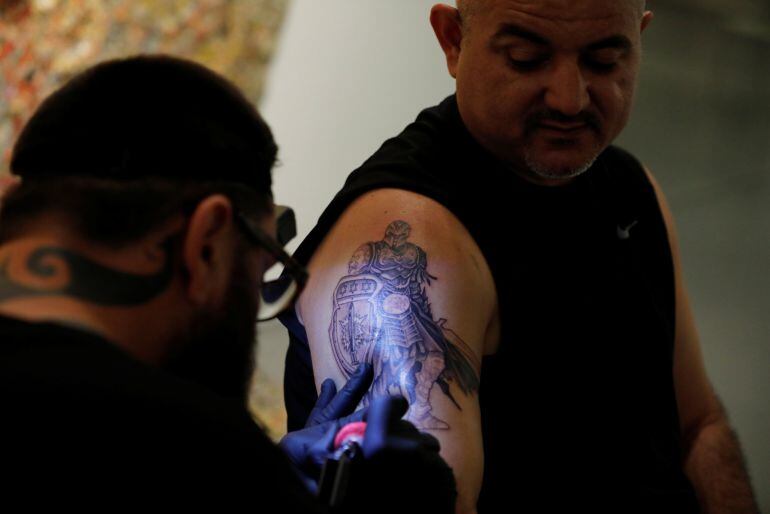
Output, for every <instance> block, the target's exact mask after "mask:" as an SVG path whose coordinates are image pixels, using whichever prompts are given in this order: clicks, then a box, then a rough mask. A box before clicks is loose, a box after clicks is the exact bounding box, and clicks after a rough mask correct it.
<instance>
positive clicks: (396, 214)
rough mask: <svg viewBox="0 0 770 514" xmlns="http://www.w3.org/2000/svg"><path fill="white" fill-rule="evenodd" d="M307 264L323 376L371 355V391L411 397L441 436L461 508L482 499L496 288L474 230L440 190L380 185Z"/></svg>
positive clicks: (422, 419)
mask: <svg viewBox="0 0 770 514" xmlns="http://www.w3.org/2000/svg"><path fill="white" fill-rule="evenodd" d="M309 271H310V280H309V282H308V286H307V288H306V290H305V292H304V293H303V295H302V297H301V298H300V301H299V304H298V314H299V317H300V319H301V320H302V322H303V324H304V325H305V329H306V331H307V334H308V339H309V342H310V349H311V354H312V360H313V370H314V372H315V379H316V387H319V386H320V383H321V382H322V381H323V380H324V379H325V378H328V377H331V378H333V379H334V380H335V381H336V382H337V384H338V386H341V385H342V384H343V383H344V381H345V380H346V378H347V377H348V376H349V374H350V373H351V372H352V370H353V369H355V367H356V365H357V364H358V363H360V362H370V363H372V364H373V366H374V381H373V384H372V387H371V389H370V391H369V393H368V395H402V396H404V397H405V398H407V400H409V403H410V408H409V412H408V413H407V416H406V418H407V419H409V420H410V421H412V422H413V423H414V424H415V425H416V426H417V427H418V428H420V429H421V430H427V431H430V432H431V433H432V434H433V435H435V436H436V437H437V438H438V439H439V440H440V442H441V446H442V450H441V453H442V456H443V457H444V458H445V459H446V460H447V462H448V463H449V464H450V466H452V468H453V470H454V472H455V476H456V479H457V482H458V491H459V499H458V502H459V505H458V507H459V510H461V511H472V510H473V509H474V508H475V501H476V498H477V496H478V492H479V490H480V487H481V478H482V477H481V476H482V469H483V450H482V445H481V426H480V416H479V403H478V385H479V379H480V371H481V370H480V365H481V356H482V354H483V353H484V352H483V350H484V345H485V341H486V340H487V339H488V331H489V327H490V324H491V322H492V320H493V316H494V312H495V307H496V294H495V289H494V283H493V281H492V276H491V273H490V271H489V268H488V267H487V265H486V262H485V260H484V258H483V256H482V254H481V252H480V250H479V249H478V247H477V245H476V244H475V242H474V241H473V239H472V238H471V236H470V235H469V234H468V232H467V230H466V229H465V228H464V227H463V225H462V224H461V223H460V222H459V221H458V220H457V219H456V218H455V217H454V215H452V214H451V213H450V212H449V211H448V210H447V209H446V208H445V207H443V206H441V205H440V204H438V203H437V202H435V201H433V200H431V199H428V198H426V197H423V196H420V195H417V194H415V193H411V192H407V191H402V190H396V189H380V190H376V191H373V192H371V193H368V194H365V195H363V196H362V197H361V198H359V199H358V200H356V201H355V202H354V203H353V204H352V205H351V206H350V207H349V208H348V209H347V210H346V211H345V213H343V215H342V216H341V217H340V219H339V220H338V221H337V223H336V224H335V225H334V227H333V228H332V229H331V230H330V232H329V233H328V234H327V236H326V237H325V239H324V241H323V242H322V244H321V245H320V246H319V248H318V249H317V251H316V253H315V254H314V256H313V258H312V260H311V261H310V263H309ZM366 400H367V399H365V401H366Z"/></svg>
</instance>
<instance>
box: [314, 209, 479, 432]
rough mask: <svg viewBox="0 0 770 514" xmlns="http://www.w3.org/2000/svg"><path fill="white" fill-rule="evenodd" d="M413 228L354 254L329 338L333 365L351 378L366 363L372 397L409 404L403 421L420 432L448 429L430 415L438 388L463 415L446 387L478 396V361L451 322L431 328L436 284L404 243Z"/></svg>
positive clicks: (402, 226)
mask: <svg viewBox="0 0 770 514" xmlns="http://www.w3.org/2000/svg"><path fill="white" fill-rule="evenodd" d="M410 231H411V227H410V226H409V224H408V223H406V222H404V221H394V222H392V223H391V224H390V225H388V228H387V229H386V231H385V238H384V239H383V240H381V241H377V242H371V243H365V244H363V245H361V246H360V247H359V248H358V249H357V250H356V251H355V253H353V256H352V258H351V259H350V262H349V263H348V274H347V275H346V276H344V277H342V279H341V280H340V281H339V283H338V284H337V287H336V288H335V290H334V299H333V301H334V313H333V315H332V322H331V326H330V327H329V337H330V340H331V345H332V350H333V353H334V358H335V360H336V362H337V365H338V366H339V368H340V370H341V371H342V373H343V375H345V377H346V378H348V377H350V376H351V375H352V373H353V372H354V370H355V369H356V367H357V366H358V365H359V364H360V363H362V362H370V363H372V365H373V366H374V382H373V383H372V387H371V389H370V391H369V392H368V393H367V396H366V397H365V398H364V400H363V403H364V404H366V403H368V402H369V401H370V400H371V398H372V397H375V396H385V395H401V396H404V397H405V398H406V399H407V400H409V404H410V407H409V411H408V412H407V414H406V419H408V420H409V421H411V422H412V423H414V424H415V425H416V426H417V427H418V428H422V429H448V428H449V425H448V424H447V423H446V422H445V421H443V420H441V419H439V418H437V417H435V416H434V415H433V414H432V413H431V401H430V395H431V391H432V390H433V386H434V384H435V385H438V386H439V388H440V390H441V392H442V393H443V394H444V395H446V396H447V397H448V398H449V399H450V400H451V401H452V403H454V405H455V406H456V407H457V408H458V409H460V406H459V404H458V403H457V401H456V400H455V398H454V396H453V395H452V393H451V391H450V390H449V384H450V383H454V384H455V385H456V386H457V387H458V388H459V389H460V391H462V392H463V393H464V394H466V395H469V394H472V393H473V392H475V391H477V390H478V387H479V376H478V374H477V372H476V369H478V368H479V365H478V360H477V359H476V357H475V356H474V354H473V351H472V350H471V349H470V348H469V347H468V345H467V344H465V342H464V341H463V340H462V339H460V338H459V337H458V336H457V334H455V333H454V332H453V331H452V330H449V329H448V328H446V326H445V324H446V320H445V319H443V318H442V319H439V320H434V319H433V314H432V313H431V306H430V303H429V302H428V297H427V295H426V293H425V286H426V285H427V286H430V284H431V280H437V279H436V277H434V276H431V275H430V274H428V271H427V257H426V254H425V252H424V251H423V249H422V248H420V247H419V246H417V245H415V244H413V243H409V242H407V239H408V238H409V233H410Z"/></svg>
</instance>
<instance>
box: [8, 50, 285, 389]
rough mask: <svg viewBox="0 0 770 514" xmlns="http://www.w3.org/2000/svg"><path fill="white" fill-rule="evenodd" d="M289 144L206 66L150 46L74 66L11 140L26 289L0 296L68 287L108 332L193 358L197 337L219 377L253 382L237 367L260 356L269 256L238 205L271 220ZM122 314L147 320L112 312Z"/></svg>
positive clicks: (57, 294)
mask: <svg viewBox="0 0 770 514" xmlns="http://www.w3.org/2000/svg"><path fill="white" fill-rule="evenodd" d="M276 151H277V149H276V145H275V142H274V140H273V137H272V134H271V132H270V129H269V128H268V126H267V125H266V123H265V122H264V121H263V120H262V118H261V117H260V116H259V114H258V113H257V112H256V110H255V109H254V107H253V106H252V105H251V104H250V103H249V102H248V101H247V100H246V99H245V98H244V96H243V95H242V94H241V93H240V92H239V91H238V89H237V88H235V87H234V86H233V85H232V84H230V83H229V82H228V81H227V80H225V79H223V78H222V77H220V76H219V75H217V74H215V73H214V72H212V71H210V70H208V69H207V68H205V67H203V66H201V65H198V64H195V63H193V62H190V61H186V60H182V59H177V58H172V57H165V56H140V57H134V58H129V59H123V60H114V61H108V62H105V63H102V64H99V65H97V66H94V67H92V68H90V69H88V70H86V71H85V72H83V73H81V74H79V75H77V76H76V77H74V78H73V79H71V80H70V81H69V82H68V83H67V84H65V85H64V86H63V87H62V88H61V89H59V90H58V91H56V92H55V93H53V94H52V95H51V96H50V97H48V98H47V99H46V100H45V101H44V102H43V103H42V105H41V106H40V107H39V109H38V110H37V111H36V112H35V113H34V115H33V116H32V118H31V119H30V120H29V122H28V123H27V125H26V126H25V128H24V130H23V131H22V133H21V135H20V137H19V139H18V141H17V143H16V145H15V147H14V149H13V154H12V159H11V172H12V173H13V174H14V175H17V176H19V177H21V184H20V185H19V186H18V187H15V188H13V189H12V190H11V191H9V192H8V194H7V195H6V196H5V198H4V199H3V202H2V209H1V210H0V245H2V246H0V248H3V249H4V250H3V251H4V252H5V253H6V256H7V258H9V259H10V261H11V262H12V263H16V264H17V265H16V266H7V267H6V272H5V274H4V276H3V277H0V279H1V280H0V285H3V283H4V284H5V286H6V287H7V286H8V285H11V286H13V287H12V289H13V290H14V291H15V292H16V293H15V294H16V296H13V295H11V296H10V297H8V295H5V296H6V298H4V300H3V301H2V302H0V308H3V309H5V308H8V309H10V311H11V312H13V311H14V307H16V306H18V305H21V304H19V303H18V302H19V301H21V302H23V301H26V302H27V303H25V304H24V305H28V304H29V303H30V300H33V303H34V304H35V305H38V306H42V307H40V308H41V309H42V310H43V311H46V309H48V307H46V306H47V305H54V303H55V302H57V301H58V303H56V306H57V307H56V309H59V311H61V310H62V305H65V304H66V305H70V308H69V311H72V316H73V317H75V318H77V317H78V316H79V315H80V313H81V312H82V310H83V309H91V311H93V312H96V313H98V315H99V316H101V318H100V319H103V320H104V323H103V327H111V329H110V328H107V329H105V330H106V332H108V334H106V335H108V336H110V335H111V336H113V337H112V338H113V339H116V340H120V339H124V341H123V342H124V343H125V345H126V346H127V347H131V348H132V349H134V350H135V352H134V353H137V354H138V355H139V356H140V357H142V358H145V360H149V361H164V360H165V361H168V359H169V358H171V361H172V362H176V363H177V364H179V366H180V369H181V368H183V367H184V366H185V364H184V363H183V361H184V358H185V357H184V356H185V355H187V356H188V357H189V355H190V351H192V352H194V353H195V354H196V357H195V358H197V359H198V360H199V361H208V362H209V366H208V367H207V371H206V373H209V374H212V376H210V377H208V378H209V379H210V381H211V382H216V381H221V380H220V379H224V380H231V381H233V382H232V383H231V384H230V386H227V385H222V384H218V385H217V387H219V386H222V389H223V390H224V389H227V388H228V387H230V389H233V388H234V387H235V386H236V385H237V386H241V385H242V384H236V383H235V382H240V381H241V380H242V379H243V377H239V376H232V377H228V376H225V375H238V374H237V373H236V374H233V373H232V370H231V369H230V368H229V366H231V365H232V364H233V363H234V362H235V361H236V360H238V361H239V362H241V361H243V360H244V358H248V357H250V347H251V342H252V340H253V335H254V334H253V332H254V328H253V324H254V318H255V315H256V306H257V302H258V299H257V298H258V297H257V294H256V291H257V287H258V285H259V282H260V281H261V276H262V273H263V272H264V267H266V266H267V265H268V264H269V261H270V259H271V258H270V257H268V256H266V255H265V252H264V251H262V250H260V249H259V248H257V247H255V246H254V245H252V244H250V243H249V242H247V240H246V239H244V236H243V234H242V233H241V232H240V231H239V229H238V224H237V223H236V217H237V216H236V215H242V216H245V217H246V218H249V219H250V220H252V221H253V222H254V223H255V224H256V225H257V226H260V227H262V228H263V229H264V231H265V232H267V233H268V234H270V233H274V230H275V229H274V219H273V202H272V195H271V189H270V188H271V175H270V173H271V169H272V167H273V164H274V161H275V157H276ZM36 241H44V242H45V245H44V247H43V246H41V244H40V243H36ZM35 252H37V254H36V253H35ZM46 259H47V260H46ZM7 270H16V271H15V272H8V271H7ZM14 302H17V303H14ZM46 302H48V303H46ZM67 302H69V303H67ZM51 308H53V307H51ZM159 309H160V310H159ZM69 311H68V310H67V309H66V308H65V309H64V314H62V313H61V312H60V313H59V314H58V315H57V316H58V317H62V316H64V317H66V316H67V314H66V313H67V312H69ZM162 311H165V312H162ZM137 313H141V315H139V314H137ZM123 315H128V318H129V319H136V316H137V315H138V316H139V318H140V319H141V318H142V316H144V317H146V318H147V322H146V324H145V326H140V327H136V326H128V325H127V324H126V323H123V324H122V325H121V323H119V322H116V321H114V320H116V319H119V318H120V317H121V316H123ZM99 316H97V317H99ZM131 316H134V318H131ZM28 317H30V318H32V319H35V318H36V317H42V318H45V312H43V314H41V315H40V316H38V315H36V314H35V312H34V309H33V312H32V313H31V314H29V316H28ZM124 317H125V316H124ZM159 318H162V319H159ZM163 320H165V321H163ZM75 321H78V320H77V319H75ZM134 325H135V324H134ZM116 326H121V327H122V328H120V329H119V330H118V332H117V333H116V332H115V330H116V329H115V327H116ZM96 328H100V327H96ZM110 330H112V333H110ZM142 332H143V337H144V339H142V338H141V337H140V336H142ZM212 338H217V339H221V344H219V343H217V344H218V346H216V348H215V346H214V345H212V344H211V343H212V341H211V339H212ZM142 341H144V342H142ZM153 344H155V346H152V345H153ZM142 345H144V346H142ZM214 348H215V349H214ZM182 349H184V351H182ZM153 352H155V353H156V354H154V353H153ZM185 352H186V353H185ZM175 355H176V356H177V357H179V356H181V357H180V358H176V357H174V356H175ZM169 356H171V357H169ZM190 362H192V361H190ZM180 363H181V364H180ZM245 364H247V363H244V364H242V365H245ZM244 372H245V371H244ZM219 375H222V376H219Z"/></svg>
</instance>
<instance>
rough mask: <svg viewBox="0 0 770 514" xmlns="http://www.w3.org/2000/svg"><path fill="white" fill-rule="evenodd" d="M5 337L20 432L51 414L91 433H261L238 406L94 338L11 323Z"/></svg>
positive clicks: (8, 387)
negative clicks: (176, 430)
mask: <svg viewBox="0 0 770 514" xmlns="http://www.w3.org/2000/svg"><path fill="white" fill-rule="evenodd" d="M9 325H10V326H12V330H9V329H8V327H9ZM0 334H1V335H0V337H2V345H1V347H0V352H2V355H3V366H2V368H0V381H1V382H2V383H3V394H2V397H3V398H4V402H5V403H6V405H7V406H8V408H11V407H13V408H14V409H15V410H16V411H18V414H19V417H17V418H16V421H15V423H17V424H18V425H19V428H21V427H22V425H23V424H25V423H28V424H29V425H30V426H34V424H35V420H39V418H41V417H52V418H57V419H59V422H58V424H59V425H60V426H62V427H64V426H67V427H71V428H72V429H73V430H76V429H78V426H79V429H81V430H83V431H86V432H88V431H96V430H98V429H101V430H118V431H121V432H123V431H127V430H129V429H130V430H134V431H139V432H142V431H144V430H147V431H148V432H149V431H152V430H154V431H155V432H156V433H160V432H162V431H164V430H166V429H167V430H169V431H173V430H174V428H175V427H177V426H180V425H184V426H187V427H188V432H189V431H206V430H209V431H211V430H214V429H216V430H217V431H222V430H227V429H228V428H227V427H229V429H230V430H238V431H251V430H258V429H257V428H256V426H253V427H252V426H250V425H249V422H250V419H249V417H248V414H247V413H246V411H245V409H242V408H239V407H238V406H237V405H236V404H235V402H230V401H228V400H225V399H223V398H220V397H218V396H217V395H215V394H214V393H212V392H210V391H208V390H207V389H205V388H203V387H201V386H198V385H197V384H194V383H192V382H188V381H185V380H182V379H179V378H177V377H175V376H173V375H171V374H169V373H166V372H164V371H163V370H161V369H159V368H155V367H153V366H149V365H146V364H144V363H142V362H140V361H138V360H136V359H134V358H133V357H131V356H130V355H128V354H127V353H125V352H123V351H122V350H121V349H119V348H117V347H115V346H114V345H112V343H110V342H108V341H106V340H103V339H101V338H99V337H97V336H95V335H93V334H88V333H86V332H83V331H80V330H76V329H71V328H67V327H60V326H56V325H54V324H23V323H12V324H11V323H7V322H6V323H3V324H0ZM41 405H45V409H41V408H40V406H41ZM252 425H253V423H252ZM97 427H99V428H97Z"/></svg>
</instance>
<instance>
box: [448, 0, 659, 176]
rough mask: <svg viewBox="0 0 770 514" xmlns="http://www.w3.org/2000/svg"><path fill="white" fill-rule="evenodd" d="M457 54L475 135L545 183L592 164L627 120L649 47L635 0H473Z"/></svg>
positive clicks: (463, 107)
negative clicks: (644, 51)
mask: <svg viewBox="0 0 770 514" xmlns="http://www.w3.org/2000/svg"><path fill="white" fill-rule="evenodd" d="M471 1H475V2H480V4H478V5H479V9H478V10H477V12H476V13H475V14H474V15H473V16H471V18H470V20H466V22H465V26H464V28H463V33H464V36H463V41H462V47H461V51H460V54H459V61H458V62H457V68H456V78H457V97H458V104H459V108H460V113H461V115H462V117H463V120H464V122H465V124H466V125H467V126H468V129H469V130H470V132H471V133H472V134H473V135H474V137H475V138H476V139H477V140H478V141H479V142H480V143H481V144H482V145H483V146H484V147H486V148H487V149H488V150H490V151H491V152H492V153H494V154H495V155H496V156H497V157H499V158H501V159H503V160H505V161H507V162H509V163H510V164H511V165H512V166H513V167H514V169H515V170H517V171H519V172H520V173H522V174H523V175H524V176H525V177H527V178H529V179H530V180H533V181H535V182H538V183H545V184H558V183H561V182H563V181H564V180H565V179H568V178H571V177H573V176H575V175H577V174H579V173H581V172H582V171H585V169H587V168H588V167H589V166H590V164H591V163H592V162H593V161H594V160H595V159H596V157H597V156H598V155H599V153H601V152H602V151H603V150H604V149H605V148H606V147H607V146H608V145H609V144H610V143H611V142H612V141H613V140H614V139H615V137H616V136H617V135H618V134H619V133H620V131H621V130H622V129H623V127H624V126H625V125H626V122H627V120H628V116H629V113H630V111H631V106H632V102H633V97H634V89H635V84H636V77H637V72H638V68H639V61H640V55H641V49H640V33H641V30H642V28H643V23H644V24H646V22H647V21H649V15H646V16H645V17H644V18H643V17H642V13H641V9H640V4H639V2H637V1H636V0H582V1H580V2H576V1H574V0H471Z"/></svg>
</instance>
